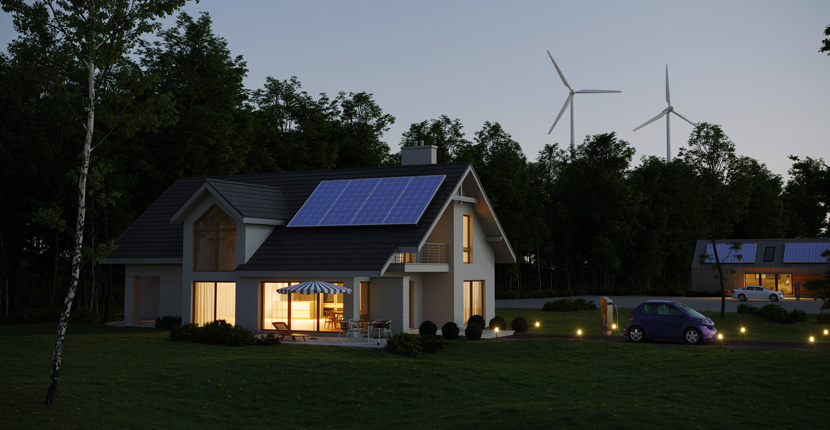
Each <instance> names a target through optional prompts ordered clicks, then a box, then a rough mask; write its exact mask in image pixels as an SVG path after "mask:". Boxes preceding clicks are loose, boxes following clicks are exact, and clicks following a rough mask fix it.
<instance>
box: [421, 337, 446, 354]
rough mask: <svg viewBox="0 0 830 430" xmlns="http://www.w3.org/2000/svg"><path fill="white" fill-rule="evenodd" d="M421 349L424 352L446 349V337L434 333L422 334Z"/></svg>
mask: <svg viewBox="0 0 830 430" xmlns="http://www.w3.org/2000/svg"><path fill="white" fill-rule="evenodd" d="M419 340H420V341H421V350H423V351H424V352H438V351H440V350H442V349H444V339H441V336H437V335H434V334H422V335H421V336H420V339H419Z"/></svg>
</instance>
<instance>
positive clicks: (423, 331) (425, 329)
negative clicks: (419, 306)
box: [418, 320, 438, 336]
mask: <svg viewBox="0 0 830 430" xmlns="http://www.w3.org/2000/svg"><path fill="white" fill-rule="evenodd" d="M418 333H419V334H420V335H421V336H424V335H429V334H431V335H434V334H435V333H438V326H437V325H435V323H434V322H432V321H430V320H426V321H424V322H422V323H421V326H420V327H418Z"/></svg>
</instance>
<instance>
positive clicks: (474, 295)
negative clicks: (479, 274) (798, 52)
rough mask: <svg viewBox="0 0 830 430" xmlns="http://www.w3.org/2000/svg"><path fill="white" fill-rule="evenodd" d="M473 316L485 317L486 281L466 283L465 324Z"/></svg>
mask: <svg viewBox="0 0 830 430" xmlns="http://www.w3.org/2000/svg"><path fill="white" fill-rule="evenodd" d="M473 315H481V316H482V317H484V316H485V315H484V281H464V323H465V324H466V323H467V320H469V319H470V317H471V316H473ZM485 321H486V318H485ZM482 328H484V327H482Z"/></svg>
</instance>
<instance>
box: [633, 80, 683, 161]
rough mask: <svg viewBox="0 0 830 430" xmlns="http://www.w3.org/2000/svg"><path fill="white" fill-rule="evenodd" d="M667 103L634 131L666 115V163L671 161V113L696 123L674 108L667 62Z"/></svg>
mask: <svg viewBox="0 0 830 430" xmlns="http://www.w3.org/2000/svg"><path fill="white" fill-rule="evenodd" d="M666 103H668V107H667V108H665V109H663V111H662V112H660V113H659V114H658V115H657V116H655V117H654V118H652V119H650V120H648V121H646V122H645V123H643V124H642V125H641V126H639V127H637V128H635V129H634V131H637V130H639V129H641V128H643V127H645V126H647V125H649V124H651V123H653V122H654V121H657V120H658V119H660V118H662V117H664V116H665V117H666V163H669V162H671V125H670V124H669V118H670V117H671V115H669V114H670V113H673V114H675V115H677V116H679V117H680V118H683V119H684V120H685V121H686V122H688V123H689V124H691V125H695V123H693V122H691V121H689V119H688V118H686V117H685V116H683V115H680V113H679V112H677V111H676V110H674V106H672V105H671V96H670V95H669V65H668V64H666Z"/></svg>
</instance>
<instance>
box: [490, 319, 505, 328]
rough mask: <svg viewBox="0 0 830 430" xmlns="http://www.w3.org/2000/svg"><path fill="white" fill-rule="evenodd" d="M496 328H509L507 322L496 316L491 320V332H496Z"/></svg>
mask: <svg viewBox="0 0 830 430" xmlns="http://www.w3.org/2000/svg"><path fill="white" fill-rule="evenodd" d="M496 327H498V328H499V330H504V329H505V328H506V327H507V321H505V320H504V318H502V317H500V316H496V317H495V318H493V319H491V320H490V330H495V329H496Z"/></svg>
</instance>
